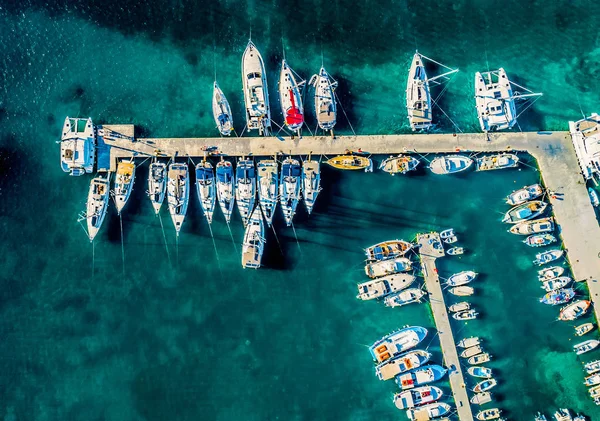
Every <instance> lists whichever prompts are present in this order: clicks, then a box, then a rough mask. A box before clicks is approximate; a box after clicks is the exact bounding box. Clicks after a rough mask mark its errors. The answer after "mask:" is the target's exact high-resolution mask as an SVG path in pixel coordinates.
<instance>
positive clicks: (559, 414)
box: [554, 408, 573, 421]
mask: <svg viewBox="0 0 600 421" xmlns="http://www.w3.org/2000/svg"><path fill="white" fill-rule="evenodd" d="M554 419H555V420H556V421H573V417H572V416H571V411H569V410H568V409H566V408H560V409H559V410H558V411H556V412H555V413H554Z"/></svg>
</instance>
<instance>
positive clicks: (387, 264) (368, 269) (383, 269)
mask: <svg viewBox="0 0 600 421" xmlns="http://www.w3.org/2000/svg"><path fill="white" fill-rule="evenodd" d="M411 268H412V262H411V261H410V259H408V258H406V257H396V258H394V259H388V260H381V261H377V262H372V263H368V264H367V265H366V266H365V273H366V274H367V276H368V277H369V278H377V277H379V276H385V275H391V274H392V273H398V272H406V271H408V270H410V269H411Z"/></svg>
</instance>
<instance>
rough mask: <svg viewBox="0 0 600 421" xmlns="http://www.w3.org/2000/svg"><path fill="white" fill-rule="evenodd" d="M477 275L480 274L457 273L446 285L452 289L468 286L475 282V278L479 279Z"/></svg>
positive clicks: (469, 272) (466, 271)
mask: <svg viewBox="0 0 600 421" xmlns="http://www.w3.org/2000/svg"><path fill="white" fill-rule="evenodd" d="M477 275H478V273H477V272H473V271H472V270H465V271H462V272H459V273H455V274H454V275H452V276H450V277H449V278H448V280H447V281H446V285H448V286H451V287H458V286H461V285H466V284H468V283H470V282H472V281H473V280H475V278H477Z"/></svg>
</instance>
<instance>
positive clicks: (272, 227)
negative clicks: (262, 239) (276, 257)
mask: <svg viewBox="0 0 600 421" xmlns="http://www.w3.org/2000/svg"><path fill="white" fill-rule="evenodd" d="M271 229H272V230H273V235H274V236H275V241H277V246H278V247H279V252H280V253H281V255H282V256H283V249H282V248H281V243H280V242H279V237H278V236H277V232H276V231H275V226H274V225H273V224H271Z"/></svg>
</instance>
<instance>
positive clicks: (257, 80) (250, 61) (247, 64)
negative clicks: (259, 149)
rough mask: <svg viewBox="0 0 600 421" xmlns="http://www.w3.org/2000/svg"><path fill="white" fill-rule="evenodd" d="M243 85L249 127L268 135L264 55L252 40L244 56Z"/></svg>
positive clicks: (268, 113) (268, 108) (269, 115)
mask: <svg viewBox="0 0 600 421" xmlns="http://www.w3.org/2000/svg"><path fill="white" fill-rule="evenodd" d="M242 85H243V87H244V105H245V108H246V125H247V128H248V130H249V131H250V130H258V132H259V133H260V134H261V135H265V136H266V135H268V134H269V131H270V129H271V109H270V107H269V90H268V88H267V75H266V72H265V66H264V63H263V59H262V56H261V55H260V52H259V51H258V49H257V48H256V46H255V45H254V43H253V42H252V40H250V41H248V45H247V46H246V50H245V51H244V55H243V56H242Z"/></svg>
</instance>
